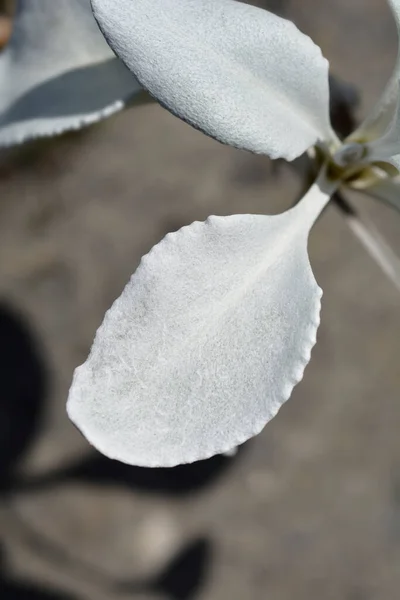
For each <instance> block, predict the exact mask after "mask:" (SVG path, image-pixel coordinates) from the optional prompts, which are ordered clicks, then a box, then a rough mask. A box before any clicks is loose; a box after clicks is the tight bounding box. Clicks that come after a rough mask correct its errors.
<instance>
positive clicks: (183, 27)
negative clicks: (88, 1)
mask: <svg viewBox="0 0 400 600" xmlns="http://www.w3.org/2000/svg"><path fill="white" fill-rule="evenodd" d="M92 5H93V11H94V15H95V17H96V19H97V20H98V22H99V25H100V27H101V29H102V31H103V33H104V34H105V36H106V38H107V40H108V42H109V44H110V45H111V47H112V48H113V49H114V51H115V52H116V54H117V55H118V56H119V57H120V58H122V60H123V61H124V62H125V64H126V65H127V66H128V67H129V68H130V69H131V70H132V72H133V73H134V74H135V76H136V77H137V78H138V80H139V81H140V83H141V84H142V85H143V86H144V87H145V88H146V89H148V90H149V92H150V93H151V94H152V95H153V96H154V97H155V98H156V99H157V100H159V102H160V103H161V104H162V105H163V106H165V107H166V108H168V109H169V110H170V111H171V112H172V113H174V114H175V115H177V116H179V117H180V118H181V119H183V120H184V121H187V122H188V123H190V124H191V125H193V126H194V127H196V128H198V129H201V130H202V131H204V132H205V133H207V134H208V135H210V136H211V137H213V138H215V139H217V140H219V141H221V142H224V143H226V144H230V145H232V146H237V147H239V148H244V149H246V150H251V151H253V152H258V153H265V154H268V155H269V156H271V157H272V158H278V157H281V158H286V159H288V160H292V159H294V158H296V157H297V156H299V155H300V154H302V153H303V152H304V151H305V150H307V149H308V148H309V147H310V146H312V145H314V144H315V143H316V142H317V141H328V142H330V141H332V140H334V139H335V135H334V133H333V131H332V129H331V126H330V123H329V116H328V113H329V91H328V63H327V61H326V60H325V59H324V58H323V57H322V55H321V51H320V49H319V48H318V46H316V45H315V44H314V43H313V42H312V41H311V40H310V38H308V37H307V36H305V35H304V34H302V33H300V31H298V29H296V27H295V26H294V25H293V23H290V22H289V21H286V20H285V19H282V18H280V17H277V16H275V15H273V14H271V13H269V12H267V11H266V10H262V9H259V8H256V7H254V6H248V5H245V4H242V3H241V2H236V1H235V0H92Z"/></svg>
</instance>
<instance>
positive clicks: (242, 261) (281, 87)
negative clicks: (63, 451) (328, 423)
mask: <svg viewBox="0 0 400 600" xmlns="http://www.w3.org/2000/svg"><path fill="white" fill-rule="evenodd" d="M389 4H390V7H391V9H392V11H393V15H394V18H395V20H396V23H397V26H398V28H399V30H400V0H389ZM92 6H93V11H94V15H95V17H96V19H97V21H98V23H99V25H100V28H101V30H102V31H103V33H104V35H105V37H106V39H107V41H108V42H109V44H110V46H111V48H112V49H113V50H114V51H115V53H116V54H117V56H119V57H120V58H121V59H122V61H123V62H124V63H125V64H126V66H127V67H128V68H129V69H130V70H131V71H132V72H133V74H134V75H135V77H136V78H137V79H138V81H139V82H140V83H141V85H142V86H143V87H144V88H145V89H146V90H148V91H149V92H150V94H151V95H152V96H154V97H155V98H156V99H157V100H158V101H159V102H160V104H162V106H164V107H165V108H167V109H168V110H169V111H170V112H172V113H173V114H174V115H176V116H178V117H180V118H181V119H183V120H184V121H186V122H187V123H189V124H191V125H192V126H194V127H196V128H197V129H200V130H202V131H203V132H204V133H206V134H207V135H209V136H211V137H213V138H214V139H216V140H219V141H220V142H223V143H225V144H229V145H231V146H235V147H237V148H242V149H245V150H249V151H251V152H257V153H262V154H266V155H268V156H270V157H271V158H284V159H286V160H288V161H291V160H293V159H295V158H296V157H298V156H300V155H301V154H303V153H304V152H306V151H310V149H311V151H310V154H313V155H315V156H318V157H319V163H318V164H319V165H320V171H319V175H318V177H317V178H316V181H315V183H314V184H313V185H312V186H311V188H310V189H309V191H308V192H307V193H306V194H305V196H304V197H303V199H302V200H301V201H300V202H299V203H298V204H297V205H296V206H295V207H294V208H292V209H290V210H288V211H287V212H285V213H283V214H280V215H277V216H265V215H249V214H244V215H233V216H229V217H216V216H213V217H209V218H208V219H207V221H205V222H203V223H200V222H195V223H193V224H192V225H190V226H187V227H183V228H182V229H180V230H179V231H177V232H176V233H170V234H168V235H167V236H166V237H165V238H164V239H163V240H162V241H161V242H160V243H159V244H158V245H156V246H155V247H154V248H153V249H152V250H151V251H150V252H149V254H147V255H146V256H145V257H144V258H143V259H142V261H141V264H140V266H139V268H138V269H137V271H136V273H135V274H134V275H133V277H132V279H131V281H130V282H129V283H128V285H127V286H126V288H125V290H124V291H123V293H122V295H121V297H120V298H118V300H116V302H115V303H114V305H113V306H112V308H111V309H110V310H109V311H108V312H107V314H106V316H105V319H104V322H103V324H102V325H101V327H100V328H99V330H98V332H97V334H96V338H95V341H94V343H93V347H92V349H91V352H90V356H89V358H88V359H87V361H86V363H85V364H84V365H82V366H80V367H79V368H77V369H76V371H75V376H74V381H73V384H72V387H71V391H70V396H69V401H68V412H69V416H70V418H71V419H72V421H73V422H74V423H75V424H76V425H77V426H78V427H79V428H80V430H81V431H82V432H83V434H84V435H85V436H86V437H87V439H88V440H89V441H90V442H91V443H92V444H93V445H94V446H95V447H96V448H98V449H99V450H100V451H101V452H103V453H104V454H106V455H107V456H109V457H111V458H115V459H118V460H121V461H123V462H126V463H130V464H135V465H144V466H154V467H155V466H172V465H176V464H179V463H185V462H191V461H196V460H199V459H204V458H207V457H210V456H212V455H214V454H217V453H223V452H227V451H230V450H232V449H233V448H234V447H235V446H237V445H238V444H242V443H243V442H245V441H246V440H247V439H249V438H251V437H252V436H254V435H256V434H258V433H259V432H260V431H261V430H262V429H263V427H264V426H265V424H266V423H267V422H268V421H269V420H270V419H272V417H274V415H276V413H277V411H278V410H279V408H280V407H281V406H282V404H283V403H284V402H285V401H286V400H287V399H288V398H289V397H290V394H291V392H292V390H293V387H294V386H295V385H296V383H298V382H299V381H300V380H301V378H302V376H303V371H304V368H305V366H306V365H307V363H308V362H309V360H310V353H311V349H312V347H313V345H314V344H315V341H316V332H317V327H318V324H319V313H320V299H321V293H322V292H321V289H320V288H319V287H318V285H317V283H316V281H315V279H314V276H313V273H312V271H311V267H310V264H309V259H308V255H307V238H308V234H309V231H310V228H311V227H312V226H313V224H314V222H315V221H316V219H317V218H318V216H319V215H320V213H321V211H322V210H323V209H324V207H325V206H326V204H327V203H328V202H329V200H330V198H331V197H332V195H333V194H334V193H335V192H336V191H337V190H339V188H341V189H343V188H346V187H349V188H359V189H365V190H366V191H370V192H371V193H373V194H374V195H377V196H380V195H382V196H383V197H385V198H386V199H387V198H389V199H390V200H391V201H392V202H393V203H394V204H397V206H400V203H399V198H400V193H399V192H400V188H399V187H398V184H397V180H396V179H397V177H398V169H399V168H400V106H399V98H400V95H399V85H400V58H399V59H398V60H397V64H396V67H395V69H394V73H393V76H392V78H391V79H390V81H389V83H388V85H387V87H386V89H385V91H384V93H383V95H382V97H381V99H380V101H379V103H378V104H377V106H376V108H375V109H374V110H373V112H372V114H371V115H370V117H369V118H368V119H367V120H366V121H365V122H364V123H363V124H362V125H361V126H360V127H359V128H358V129H357V130H356V131H355V132H354V133H353V134H352V135H350V136H349V137H348V138H347V139H345V140H343V141H341V140H340V139H339V138H338V137H337V135H336V134H335V133H334V131H333V129H332V127H331V124H330V121H329V110H328V107H329V91H328V63H327V61H326V60H325V59H324V58H323V57H322V55H321V51H320V49H319V48H318V47H317V46H316V45H315V44H314V43H313V42H312V41H311V40H310V39H309V38H308V37H307V36H305V35H303V34H302V33H301V32H300V31H298V29H296V27H295V26H294V25H293V24H292V23H291V22H289V21H286V20H284V19H282V18H279V17H277V16H275V15H273V14H271V13H269V12H267V11H265V10H262V9H258V8H254V7H252V6H247V5H245V4H242V3H240V2H236V1H235V0H92Z"/></svg>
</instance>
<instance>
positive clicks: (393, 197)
mask: <svg viewBox="0 0 400 600" xmlns="http://www.w3.org/2000/svg"><path fill="white" fill-rule="evenodd" d="M363 193H365V194H367V195H368V196H372V198H376V199H377V200H381V201H382V202H385V204H388V205H389V206H392V207H393V208H395V209H396V210H398V211H400V177H396V178H393V177H387V178H385V179H382V180H381V181H379V182H377V183H376V184H375V185H372V186H369V187H367V188H366V189H365V190H363Z"/></svg>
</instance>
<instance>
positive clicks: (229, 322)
mask: <svg viewBox="0 0 400 600" xmlns="http://www.w3.org/2000/svg"><path fill="white" fill-rule="evenodd" d="M331 191H332V190H328V192H327V193H326V192H322V191H320V189H319V187H318V185H314V186H313V187H312V188H311V190H310V191H309V192H308V194H307V195H306V196H305V198H304V199H303V201H302V202H301V204H300V205H297V206H296V207H295V208H293V209H291V210H290V211H288V212H286V213H284V214H282V215H277V216H264V215H234V216H230V217H215V216H214V217H210V218H209V219H208V220H207V221H206V222H204V223H200V222H195V223H193V224H192V225H190V226H188V227H183V228H182V229H180V230H179V231H178V232H176V233H170V234H168V235H167V236H166V237H165V238H164V239H163V240H162V241H161V242H160V243H159V244H158V245H157V246H155V247H154V248H153V249H152V250H151V252H150V253H149V254H148V255H147V256H145V257H144V258H143V259H142V262H141V264H140V266H139V268H138V269H137V271H136V273H135V274H134V275H133V277H132V279H131V281H130V282H129V284H128V285H127V286H126V288H125V290H124V291H123V293H122V295H121V296H120V298H119V299H118V300H117V301H116V302H115V303H114V305H113V306H112V308H111V309H110V310H109V311H108V312H107V314H106V316H105V319H104V322H103V324H102V325H101V327H100V328H99V330H98V332H97V334H96V338H95V341H94V343H93V347H92V350H91V352H90V356H89V358H88V360H87V361H86V363H85V364H84V365H82V366H80V367H78V368H77V369H76V371H75V375H74V381H73V384H72V387H71V390H70V396H69V400H68V413H69V416H70V418H71V419H72V421H73V422H74V423H75V424H76V425H77V426H78V427H79V429H80V430H81V431H82V432H83V434H84V435H85V436H86V437H87V439H88V440H89V441H90V442H91V443H92V444H93V445H94V446H95V447H96V448H97V449H98V450H100V451H101V452H103V453H104V454H106V455H107V456H109V457H111V458H115V459H118V460H121V461H123V462H126V463H130V464H135V465H143V466H151V467H154V466H173V465H176V464H179V463H186V462H193V461H195V460H199V459H204V458H208V457H210V456H212V455H214V454H220V453H224V452H228V451H229V450H231V449H232V448H234V447H235V446H237V445H239V444H241V443H243V442H244V441H245V440H247V439H248V438H250V437H252V436H254V435H256V434H257V433H259V432H260V431H261V429H262V428H263V427H264V425H265V424H266V423H267V422H268V421H269V420H270V419H272V417H274V416H275V415H276V413H277V411H278V409H279V408H280V407H281V406H282V404H283V403H284V402H285V401H286V400H287V399H288V398H289V396H290V394H291V392H292V389H293V387H294V386H295V385H296V383H298V382H299V381H300V379H301V378H302V376H303V371H304V368H305V366H306V365H307V363H308V361H309V360H310V353H311V349H312V347H313V345H314V344H315V341H316V331H317V327H318V324H319V311H320V297H321V290H320V288H319V287H318V285H317V283H316V281H315V279H314V276H313V274H312V271H311V267H310V264H309V260H308V256H307V236H308V231H309V229H310V227H311V225H312V223H313V221H314V220H315V218H316V216H317V215H318V214H319V212H320V211H321V210H322V208H323V207H324V205H325V204H326V202H327V201H328V199H329V193H330V192H331Z"/></svg>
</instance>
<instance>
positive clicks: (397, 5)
mask: <svg viewBox="0 0 400 600" xmlns="http://www.w3.org/2000/svg"><path fill="white" fill-rule="evenodd" d="M388 3H389V6H390V8H391V10H392V13H393V17H394V19H395V22H396V26H397V32H398V39H399V40H400V0H388ZM399 85H400V45H399V49H398V52H397V59H396V64H395V67H394V70H393V73H392V75H391V77H390V79H389V81H388V83H387V85H386V87H385V89H384V91H383V94H382V96H381V98H380V99H379V101H378V102H377V104H376V105H375V107H374V108H373V110H372V111H371V113H370V114H369V115H368V117H367V118H366V119H365V121H364V122H363V123H362V124H361V125H360V126H359V127H358V128H357V129H356V131H355V132H354V133H353V134H352V135H351V136H350V137H349V140H350V141H351V140H354V141H358V140H360V139H361V140H362V141H372V140H375V139H377V138H379V137H381V136H383V135H384V134H385V133H386V131H387V130H388V128H390V125H391V123H392V120H393V118H394V115H395V112H396V108H397V105H398V103H399V99H400V93H399Z"/></svg>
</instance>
